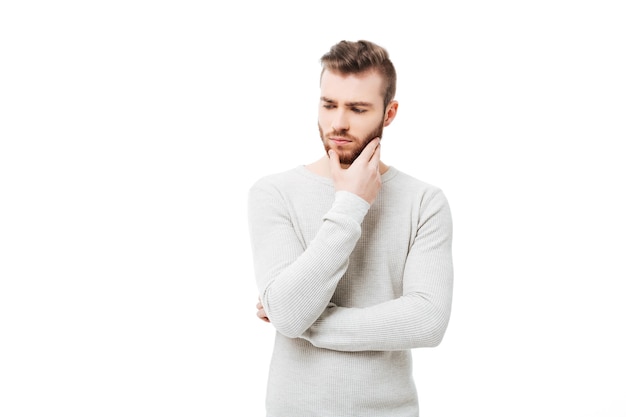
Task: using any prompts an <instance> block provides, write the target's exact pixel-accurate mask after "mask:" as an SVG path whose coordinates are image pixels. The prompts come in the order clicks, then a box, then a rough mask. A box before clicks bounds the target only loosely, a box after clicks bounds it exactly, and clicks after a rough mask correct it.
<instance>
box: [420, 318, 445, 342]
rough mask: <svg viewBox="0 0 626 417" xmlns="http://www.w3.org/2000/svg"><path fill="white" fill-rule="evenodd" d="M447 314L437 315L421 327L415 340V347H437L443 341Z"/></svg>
mask: <svg viewBox="0 0 626 417" xmlns="http://www.w3.org/2000/svg"><path fill="white" fill-rule="evenodd" d="M449 319H450V315H449V314H438V315H437V316H436V317H434V319H433V320H431V322H430V323H429V324H428V325H427V326H425V327H423V328H422V329H421V331H420V332H419V333H420V335H419V336H418V338H417V340H416V343H415V345H416V347H430V348H432V347H437V346H439V345H440V344H441V342H442V341H443V337H444V336H445V334H446V330H447V329H448V322H449Z"/></svg>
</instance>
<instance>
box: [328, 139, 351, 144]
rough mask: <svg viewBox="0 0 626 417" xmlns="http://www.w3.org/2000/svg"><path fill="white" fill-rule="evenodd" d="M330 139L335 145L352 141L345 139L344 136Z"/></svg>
mask: <svg viewBox="0 0 626 417" xmlns="http://www.w3.org/2000/svg"><path fill="white" fill-rule="evenodd" d="M330 140H331V141H333V142H334V143H336V144H337V145H345V144H347V143H350V142H352V141H351V140H349V139H346V138H330Z"/></svg>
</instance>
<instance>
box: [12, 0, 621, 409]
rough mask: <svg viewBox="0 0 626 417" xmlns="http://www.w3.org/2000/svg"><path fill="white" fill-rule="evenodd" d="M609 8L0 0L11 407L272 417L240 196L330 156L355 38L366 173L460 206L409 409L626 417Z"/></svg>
mask: <svg viewBox="0 0 626 417" xmlns="http://www.w3.org/2000/svg"><path fill="white" fill-rule="evenodd" d="M622 4H623V2H620V1H602V0H599V1H598V0H596V1H556V0H543V1H533V0H530V1H528V0H527V1H515V2H514V1H484V0H481V1H474V2H466V1H441V2H419V3H414V2H409V1H402V2H399V1H375V2H374V1H358V2H357V1H337V0H333V1H316V2H309V3H308V4H302V3H299V2H287V1H282V2H276V1H274V2H272V1H270V2H255V1H239V2H213V3H210V2H203V1H196V2H192V1H176V2H174V1H169V2H168V1H152V2H148V1H136V0H127V1H108V2H80V1H57V2H43V1H39V2H33V1H7V2H3V3H2V5H1V6H0V62H1V65H0V75H1V77H0V111H1V113H0V135H1V137H0V139H1V148H0V199H1V205H0V211H1V216H0V245H1V246H0V250H1V252H0V274H1V275H0V279H1V281H0V393H1V398H0V415H2V416H3V417H14V416H15V417H17V416H51V415H55V416H56V415H59V416H61V415H62V416H66V417H67V416H81V417H84V416H116V417H121V416H132V417H136V416H151V417H157V416H177V417H178V416H186V417H193V416H218V415H219V416H243V415H245V416H263V415H264V411H263V401H264V398H263V397H264V391H265V378H266V372H267V366H268V361H269V355H270V352H271V348H272V341H273V329H272V327H271V325H268V324H264V323H262V322H260V321H259V320H258V319H256V317H255V307H254V305H255V303H256V296H257V295H256V285H255V283H254V277H253V275H252V267H251V254H250V248H249V242H248V231H247V219H246V211H247V207H246V198H247V190H248V188H249V186H250V185H251V184H252V182H253V181H254V180H256V179H257V178H258V177H260V176H261V175H265V174H268V173H272V172H277V171H280V170H283V169H288V168H291V167H293V166H295V165H297V164H303V163H309V162H312V161H313V160H315V159H317V158H319V156H321V152H322V148H321V145H320V143H319V136H318V132H317V127H316V123H317V114H316V108H317V99H318V89H317V87H318V77H319V71H320V67H319V57H320V56H321V55H322V54H323V53H325V52H326V51H327V50H328V49H329V48H330V46H331V45H332V44H334V43H336V42H338V41H339V40H342V39H348V40H358V39H368V40H372V41H375V42H377V43H379V44H381V45H383V46H385V47H386V48H387V49H388V51H389V52H390V54H391V57H392V60H393V61H394V63H395V64H396V67H397V70H398V77H399V79H398V94H397V97H396V98H397V99H398V100H399V102H400V108H399V113H398V117H397V118H396V120H395V121H394V123H393V124H392V125H391V126H390V127H389V128H388V129H386V131H385V138H384V140H383V144H382V159H383V160H384V161H385V162H386V163H388V164H390V165H394V166H396V167H397V168H399V169H401V170H404V171H406V172H407V173H410V174H412V175H414V176H416V177H418V178H420V179H422V180H424V181H427V182H430V183H433V184H435V185H437V186H439V187H441V188H443V190H444V191H445V193H446V195H447V196H448V199H449V201H450V204H451V207H452V211H453V219H454V226H455V237H454V259H455V295H454V305H453V315H452V319H451V322H450V326H449V328H448V333H447V334H446V337H445V338H444V341H443V343H442V344H441V345H440V346H439V347H437V348H435V349H426V350H416V351H414V357H415V380H416V383H417V385H418V390H419V395H420V403H421V414H422V416H424V417H449V416H481V417H491V416H493V417H502V416H507V417H516V416H524V417H527V416H534V417H543V416H550V417H553V416H568V417H583V416H590V417H592V416H593V417H595V416H604V417H613V416H615V417H618V416H619V417H624V416H626V395H625V393H626V376H625V375H626V359H625V354H624V352H626V334H625V332H626V331H625V329H626V325H625V318H626V303H625V302H624V289H625V285H624V281H625V279H626V267H625V265H624V263H625V250H624V249H625V246H626V245H625V243H624V241H625V236H626V221H625V220H624V212H626V201H625V196H624V178H626V175H625V174H626V172H625V169H624V151H623V150H622V149H623V148H622V145H623V143H624V142H625V140H626V122H625V116H626V82H625V79H626V77H625V76H624V75H625V74H626V56H625V51H626V29H625V28H626V25H624V22H625V21H626V14H625V13H624V10H623V9H622V8H621V5H622ZM294 417H295V416H294Z"/></svg>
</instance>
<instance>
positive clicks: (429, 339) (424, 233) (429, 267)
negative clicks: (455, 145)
mask: <svg viewBox="0 0 626 417" xmlns="http://www.w3.org/2000/svg"><path fill="white" fill-rule="evenodd" d="M420 214H421V215H420V219H421V221H420V223H419V224H418V225H417V233H416V235H415V240H414V241H413V243H412V245H411V248H410V250H409V253H408V255H407V257H406V260H405V263H404V268H403V271H402V278H401V279H402V294H401V295H400V296H399V297H396V298H390V299H388V300H380V299H378V300H377V301H376V302H373V303H371V304H370V305H369V306H368V307H365V308H347V307H345V306H341V305H340V306H337V307H330V308H327V309H326V310H325V311H324V313H323V314H322V315H321V316H320V317H319V318H318V320H316V321H315V322H314V324H313V325H312V326H311V328H310V329H308V330H307V332H305V333H304V334H303V336H302V337H303V338H305V339H307V340H309V341H310V342H311V343H312V344H313V345H315V346H318V347H323V348H327V349H335V350H346V351H360V350H404V349H412V348H419V347H432V346H436V345H438V344H439V343H440V342H441V340H442V338H443V335H444V333H445V331H446V328H447V325H448V321H449V318H450V311H451V304H452V290H453V264H452V220H451V216H450V210H449V207H448V204H447V201H446V199H445V196H443V194H442V193H437V194H435V195H434V196H433V197H432V198H430V199H429V200H428V201H427V202H424V203H423V205H422V208H421V211H420ZM385 262H386V261H384V262H383V264H385ZM371 271H372V269H371V268H368V269H364V270H363V271H362V273H363V274H368V273H369V274H371V273H377V274H378V275H377V277H376V278H374V279H370V282H374V283H376V282H380V281H387V280H389V279H390V278H389V277H388V275H387V274H388V269H387V268H381V269H379V270H377V272H371ZM363 281H367V280H366V279H365V278H363ZM363 291H364V293H366V292H367V291H369V292H370V294H375V293H374V291H376V286H373V287H372V288H371V289H364V290H363ZM372 299H373V298H372ZM361 305H367V304H366V303H364V302H363V300H362V301H361Z"/></svg>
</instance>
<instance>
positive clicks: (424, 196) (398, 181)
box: [383, 167, 445, 203]
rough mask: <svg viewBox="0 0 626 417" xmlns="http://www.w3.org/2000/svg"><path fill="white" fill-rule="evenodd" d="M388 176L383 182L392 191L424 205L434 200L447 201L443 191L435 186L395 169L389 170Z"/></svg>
mask: <svg viewBox="0 0 626 417" xmlns="http://www.w3.org/2000/svg"><path fill="white" fill-rule="evenodd" d="M387 174H389V175H388V178H384V179H383V181H384V184H385V186H386V187H387V188H388V189H389V190H390V191H393V192H395V193H400V194H404V195H408V196H411V197H412V199H417V200H419V201H421V202H423V203H426V202H427V201H429V200H432V199H444V200H445V194H444V192H443V190H442V189H441V188H440V187H438V186H436V185H434V184H431V183H429V182H426V181H423V180H421V179H419V178H416V177H414V176H412V175H409V174H407V173H405V172H403V171H400V170H398V169H396V168H393V167H390V168H389V171H388V172H387V173H386V174H385V176H387Z"/></svg>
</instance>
